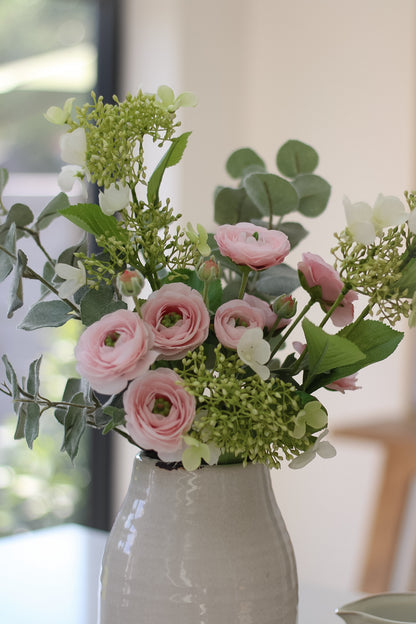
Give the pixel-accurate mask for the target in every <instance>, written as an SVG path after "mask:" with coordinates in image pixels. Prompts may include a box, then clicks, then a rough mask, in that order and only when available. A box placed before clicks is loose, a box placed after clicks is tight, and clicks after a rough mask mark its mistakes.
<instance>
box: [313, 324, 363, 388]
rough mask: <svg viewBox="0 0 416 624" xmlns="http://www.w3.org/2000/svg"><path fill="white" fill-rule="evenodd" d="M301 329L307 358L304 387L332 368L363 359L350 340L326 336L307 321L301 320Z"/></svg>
mask: <svg viewBox="0 0 416 624" xmlns="http://www.w3.org/2000/svg"><path fill="white" fill-rule="evenodd" d="M302 327H303V331H304V333H305V338H306V344H307V346H308V358H309V370H308V376H307V379H306V381H305V387H308V385H309V384H310V382H311V380H312V379H313V378H314V377H316V376H317V375H319V374H321V373H328V372H330V371H332V370H333V369H334V368H337V367H340V366H347V365H350V364H356V363H357V362H359V361H363V360H364V359H365V356H364V354H363V352H362V351H361V350H360V349H359V348H358V347H357V346H356V345H355V344H354V343H353V342H351V341H350V340H347V339H346V338H342V337H340V336H339V335H332V334H327V333H326V332H325V331H324V330H323V329H322V328H321V327H317V326H316V325H314V324H313V323H311V321H309V320H308V319H304V320H303V322H302Z"/></svg>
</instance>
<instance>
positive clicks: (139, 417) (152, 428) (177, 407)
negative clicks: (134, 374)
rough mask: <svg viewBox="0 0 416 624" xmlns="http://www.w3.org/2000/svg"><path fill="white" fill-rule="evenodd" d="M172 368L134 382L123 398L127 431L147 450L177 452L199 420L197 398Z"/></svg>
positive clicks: (151, 373) (145, 375)
mask: <svg viewBox="0 0 416 624" xmlns="http://www.w3.org/2000/svg"><path fill="white" fill-rule="evenodd" d="M178 382H180V377H179V375H177V374H176V373H175V372H174V371H172V370H170V369H169V368H158V369H156V370H151V371H148V372H147V373H145V374H144V375H142V376H141V377H138V378H137V379H135V380H134V381H132V382H131V383H130V385H129V387H128V388H127V390H126V392H125V393H124V396H123V403H124V410H125V412H126V427H127V431H128V432H129V434H130V435H131V437H132V438H133V440H134V442H135V443H136V444H137V445H138V446H140V447H141V448H143V449H152V450H154V451H156V452H157V453H162V454H164V453H173V452H175V451H177V450H178V449H180V448H181V446H182V436H183V434H185V433H186V432H187V431H189V429H190V428H191V425H192V422H193V420H194V418H195V409H196V402H195V398H194V397H193V396H192V395H191V394H189V392H187V391H186V390H185V388H183V387H182V386H181V385H180V384H179V383H178Z"/></svg>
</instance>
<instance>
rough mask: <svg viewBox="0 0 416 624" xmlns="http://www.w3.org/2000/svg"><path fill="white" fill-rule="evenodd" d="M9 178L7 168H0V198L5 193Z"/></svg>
mask: <svg viewBox="0 0 416 624" xmlns="http://www.w3.org/2000/svg"><path fill="white" fill-rule="evenodd" d="M8 179H9V172H8V171H7V169H4V168H1V169H0V198H1V196H2V195H3V191H4V187H5V186H6V184H7V182H8Z"/></svg>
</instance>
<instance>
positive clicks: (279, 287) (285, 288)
mask: <svg viewBox="0 0 416 624" xmlns="http://www.w3.org/2000/svg"><path fill="white" fill-rule="evenodd" d="M298 286H299V278H298V274H297V271H295V270H294V269H292V267H290V266H288V265H287V264H279V265H277V266H274V267H270V269H266V270H265V271H262V272H261V273H260V274H259V275H258V277H257V281H256V290H257V291H258V292H259V293H261V294H262V295H266V296H267V297H273V298H275V297H279V296H280V295H284V294H286V295H288V294H290V293H291V292H293V291H294V290H295V288H297V287H298Z"/></svg>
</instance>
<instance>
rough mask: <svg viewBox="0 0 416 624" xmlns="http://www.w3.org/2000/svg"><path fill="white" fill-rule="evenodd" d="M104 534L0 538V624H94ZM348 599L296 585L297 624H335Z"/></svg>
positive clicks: (76, 531)
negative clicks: (337, 613) (337, 614)
mask: <svg viewBox="0 0 416 624" xmlns="http://www.w3.org/2000/svg"><path fill="white" fill-rule="evenodd" d="M106 538H107V534H106V533H104V532H102V531H96V530H93V529H87V528H85V527H81V526H79V525H75V524H66V525H62V526H59V527H54V528H51V529H42V530H39V531H33V532H30V533H23V534H20V535H15V536H12V537H5V538H2V539H0V622H1V624H96V621H97V603H98V598H97V596H98V578H99V573H100V564H101V556H102V553H103V549H104V545H105V540H106ZM353 598H354V596H352V595H351V592H343V591H341V590H339V591H338V590H334V589H330V590H326V589H324V588H320V587H318V586H317V587H313V586H311V585H309V584H302V582H300V589H299V624H337V622H338V624H341V622H342V620H341V619H340V618H339V617H338V616H336V615H335V614H334V610H335V608H336V607H337V606H340V605H342V604H344V603H346V602H348V601H349V600H351V599H353Z"/></svg>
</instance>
